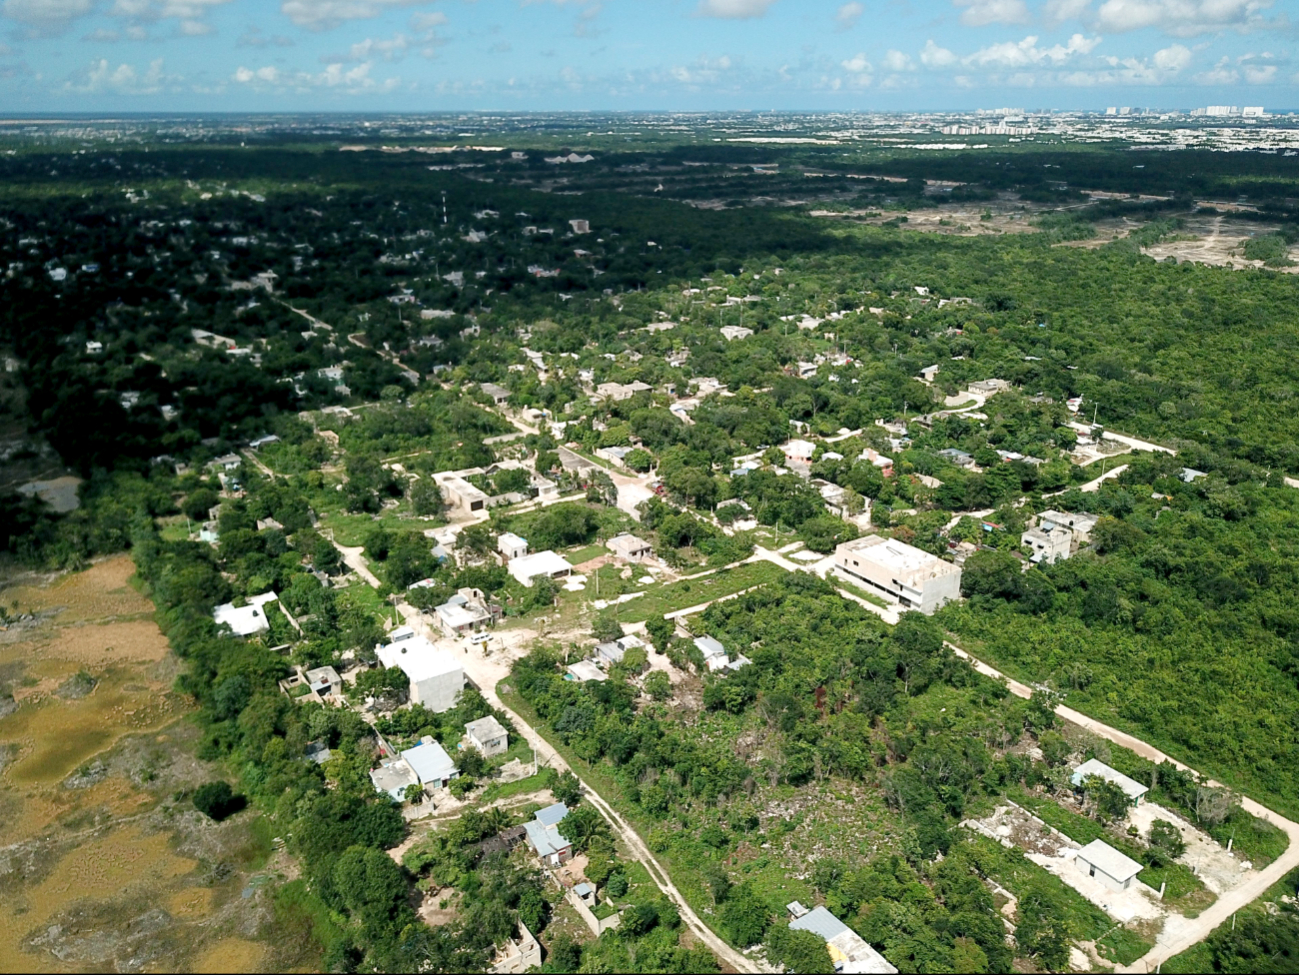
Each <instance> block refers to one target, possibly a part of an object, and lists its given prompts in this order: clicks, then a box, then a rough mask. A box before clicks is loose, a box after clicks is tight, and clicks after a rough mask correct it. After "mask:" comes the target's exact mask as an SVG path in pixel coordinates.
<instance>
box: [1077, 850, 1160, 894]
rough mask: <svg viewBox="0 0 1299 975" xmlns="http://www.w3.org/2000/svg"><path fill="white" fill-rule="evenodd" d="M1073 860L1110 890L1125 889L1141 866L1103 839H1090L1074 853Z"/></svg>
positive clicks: (1140, 869)
mask: <svg viewBox="0 0 1299 975" xmlns="http://www.w3.org/2000/svg"><path fill="white" fill-rule="evenodd" d="M1074 862H1075V863H1077V864H1078V869H1079V870H1081V871H1082V872H1083V873H1085V874H1087V876H1089V877H1091V878H1092V879H1094V880H1097V881H1099V882H1100V883H1102V884H1104V885H1105V886H1106V887H1108V888H1109V889H1110V890H1127V889H1128V888H1130V887H1131V886H1132V881H1133V880H1134V879H1135V878H1136V876H1137V874H1139V873H1140V872H1141V871H1142V869H1143V867H1142V865H1141V864H1140V863H1138V862H1137V861H1136V860H1134V859H1132V857H1130V856H1128V855H1127V854H1125V853H1120V852H1119V851H1118V850H1116V849H1114V847H1112V846H1110V845H1109V844H1108V843H1106V842H1105V841H1104V840H1092V841H1091V842H1090V843H1088V844H1087V845H1086V846H1084V847H1083V848H1082V849H1081V850H1079V851H1078V852H1077V854H1075V857H1074Z"/></svg>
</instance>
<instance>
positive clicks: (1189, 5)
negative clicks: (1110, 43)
mask: <svg viewBox="0 0 1299 975" xmlns="http://www.w3.org/2000/svg"><path fill="white" fill-rule="evenodd" d="M1271 6H1272V0H1105V2H1104V3H1102V4H1101V7H1100V10H1099V11H1098V12H1097V18H1096V28H1097V29H1098V30H1102V31H1105V32H1108V33H1119V32H1121V31H1129V30H1141V29H1142V28H1147V27H1153V28H1156V29H1158V30H1162V31H1164V32H1165V33H1167V34H1172V35H1174V36H1177V37H1193V36H1195V35H1197V34H1207V33H1213V32H1217V31H1223V30H1236V31H1248V30H1261V29H1264V28H1266V27H1267V26H1268V24H1267V21H1265V20H1264V19H1263V11H1264V10H1266V9H1268V8H1269V7H1271Z"/></svg>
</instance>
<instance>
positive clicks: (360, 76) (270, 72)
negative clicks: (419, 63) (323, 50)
mask: <svg viewBox="0 0 1299 975" xmlns="http://www.w3.org/2000/svg"><path fill="white" fill-rule="evenodd" d="M371 67H372V64H371V63H370V62H369V61H366V62H365V63H363V64H358V65H357V66H356V67H354V68H346V67H345V66H344V65H343V64H342V63H335V64H330V65H326V66H325V70H324V71H321V72H319V73H317V74H312V73H311V72H309V71H295V72H287V71H281V70H279V69H278V68H276V67H274V66H273V65H267V66H265V67H262V68H246V67H244V66H243V65H240V66H239V67H238V68H237V69H235V72H234V74H232V75H231V76H230V80H231V81H234V82H237V83H238V84H241V85H248V86H250V87H252V88H263V89H265V88H276V89H281V90H283V89H288V90H293V91H298V92H306V91H311V90H313V89H334V90H337V91H341V92H343V93H344V94H348V95H357V94H365V93H379V92H385V91H392V90H393V89H394V88H396V87H397V86H398V85H400V84H401V79H400V78H388V79H386V80H384V81H376V80H375V79H374V78H371V77H370V68H371Z"/></svg>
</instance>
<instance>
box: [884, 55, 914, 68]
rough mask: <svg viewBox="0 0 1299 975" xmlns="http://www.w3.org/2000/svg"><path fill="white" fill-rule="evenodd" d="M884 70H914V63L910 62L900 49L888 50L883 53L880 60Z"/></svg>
mask: <svg viewBox="0 0 1299 975" xmlns="http://www.w3.org/2000/svg"><path fill="white" fill-rule="evenodd" d="M882 63H883V66H884V70H885V71H895V72H897V71H914V70H915V65H914V64H912V63H911V58H910V57H909V56H908V55H906V54H903V53H902V52H901V51H889V53H888V54H886V55H884V61H883V62H882Z"/></svg>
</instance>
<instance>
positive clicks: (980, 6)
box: [952, 0, 1030, 27]
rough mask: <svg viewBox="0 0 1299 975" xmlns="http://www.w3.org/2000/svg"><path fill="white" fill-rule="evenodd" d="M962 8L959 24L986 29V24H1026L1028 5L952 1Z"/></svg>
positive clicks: (1004, 0)
mask: <svg viewBox="0 0 1299 975" xmlns="http://www.w3.org/2000/svg"><path fill="white" fill-rule="evenodd" d="M952 2H953V3H955V4H956V6H958V7H964V8H965V12H964V13H962V14H961V23H963V24H965V25H966V26H967V27H986V26H987V25H988V24H1027V23H1028V22H1029V19H1030V18H1029V14H1028V5H1027V4H1025V3H1024V0H952Z"/></svg>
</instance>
